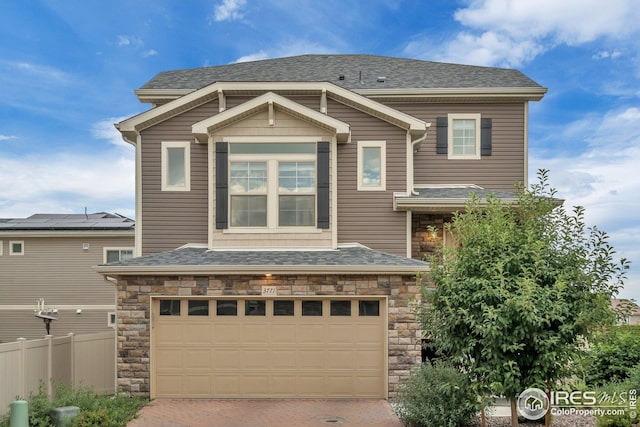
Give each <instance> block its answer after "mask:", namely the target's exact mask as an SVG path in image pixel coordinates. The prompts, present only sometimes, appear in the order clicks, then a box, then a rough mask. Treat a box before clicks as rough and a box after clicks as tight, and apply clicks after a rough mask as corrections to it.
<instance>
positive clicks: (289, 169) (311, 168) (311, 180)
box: [278, 162, 316, 193]
mask: <svg viewBox="0 0 640 427" xmlns="http://www.w3.org/2000/svg"><path fill="white" fill-rule="evenodd" d="M278 187H279V191H280V192H281V193H286V192H297V193H314V192H315V189H316V165H315V163H314V162H280V163H279V164H278Z"/></svg>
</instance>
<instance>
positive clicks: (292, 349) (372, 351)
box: [150, 296, 387, 399]
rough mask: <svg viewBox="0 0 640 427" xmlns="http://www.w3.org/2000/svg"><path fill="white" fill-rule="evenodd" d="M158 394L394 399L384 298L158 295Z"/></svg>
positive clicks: (154, 345) (154, 386)
mask: <svg viewBox="0 0 640 427" xmlns="http://www.w3.org/2000/svg"><path fill="white" fill-rule="evenodd" d="M151 304H152V307H151V308H152V310H151V327H152V334H151V357H150V362H151V397H152V398H382V399H385V398H386V397H387V299H386V298H385V297H364V296H363V297H329V296H322V297H320V296H314V297H285V296H283V297H273V298H271V297H258V296H250V297H240V296H238V297H195V296H190V297H188V298H180V297H174V296H171V297H153V298H152V302H151Z"/></svg>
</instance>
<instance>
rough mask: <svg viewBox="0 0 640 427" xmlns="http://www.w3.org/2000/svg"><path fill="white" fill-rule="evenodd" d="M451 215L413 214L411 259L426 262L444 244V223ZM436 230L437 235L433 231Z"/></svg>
mask: <svg viewBox="0 0 640 427" xmlns="http://www.w3.org/2000/svg"><path fill="white" fill-rule="evenodd" d="M450 220H451V215H447V216H444V215H438V214H425V213H413V214H412V215H411V258H414V259H419V260H421V261H424V260H425V258H426V257H428V256H429V255H432V254H433V252H434V251H435V248H436V247H437V246H438V245H440V244H442V239H443V232H444V223H445V222H448V221H450ZM434 229H435V235H434V234H433V230H434Z"/></svg>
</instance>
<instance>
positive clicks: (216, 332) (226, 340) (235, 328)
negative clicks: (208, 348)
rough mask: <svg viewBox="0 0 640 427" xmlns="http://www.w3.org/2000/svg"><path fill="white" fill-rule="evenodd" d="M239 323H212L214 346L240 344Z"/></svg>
mask: <svg viewBox="0 0 640 427" xmlns="http://www.w3.org/2000/svg"><path fill="white" fill-rule="evenodd" d="M240 326H241V324H240V323H239V322H233V323H230V322H229V323H227V322H225V323H222V322H221V323H214V329H213V342H215V343H216V344H218V343H219V344H239V343H241V342H242V336H241V334H240V331H241V329H240Z"/></svg>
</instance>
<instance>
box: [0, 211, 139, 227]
mask: <svg viewBox="0 0 640 427" xmlns="http://www.w3.org/2000/svg"><path fill="white" fill-rule="evenodd" d="M134 226H135V222H134V221H133V220H132V219H129V218H126V217H124V216H121V215H114V214H110V213H105V212H98V213H92V214H87V215H85V214H35V215H31V216H30V217H28V218H5V219H0V231H18V230H32V231H33V230H133V228H134Z"/></svg>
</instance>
